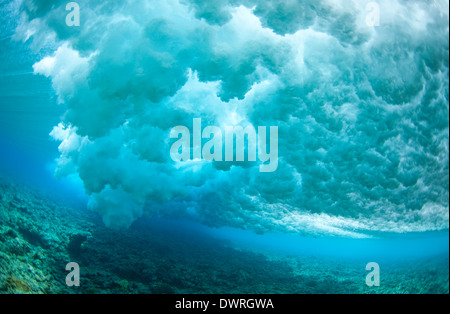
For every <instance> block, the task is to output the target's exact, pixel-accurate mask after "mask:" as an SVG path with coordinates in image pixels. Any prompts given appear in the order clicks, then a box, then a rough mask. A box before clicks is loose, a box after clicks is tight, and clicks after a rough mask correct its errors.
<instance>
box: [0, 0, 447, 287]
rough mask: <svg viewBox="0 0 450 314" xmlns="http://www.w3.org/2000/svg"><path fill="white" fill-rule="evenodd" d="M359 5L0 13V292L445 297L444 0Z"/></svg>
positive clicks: (170, 4)
mask: <svg viewBox="0 0 450 314" xmlns="http://www.w3.org/2000/svg"><path fill="white" fill-rule="evenodd" d="M367 3H368V1H367V2H364V1H361V2H348V3H346V4H345V5H344V4H343V3H341V2H340V1H257V0H244V1H239V0H236V1H234V0H230V1H220V2H217V3H216V2H214V1H197V0H195V1H194V0H192V1H191V0H189V1H176V0H170V1H165V2H162V1H141V2H136V1H120V2H119V1H117V2H115V1H109V2H108V4H106V2H105V3H103V4H102V2H101V1H99V2H96V3H95V4H93V3H87V2H84V1H80V2H79V6H80V26H79V27H78V26H74V27H70V26H69V25H67V24H66V20H65V19H66V15H67V14H68V13H69V11H67V10H65V5H66V2H65V1H34V0H24V1H1V2H0V22H1V24H0V25H1V28H0V57H1V59H0V179H1V180H0V183H1V184H0V187H1V197H2V204H1V215H0V221H1V225H0V226H1V229H0V239H1V248H2V250H1V251H0V252H1V253H2V254H1V255H0V292H3V293H24V292H25V293H80V292H82V293H227V292H231V293H448V254H449V253H448V250H449V233H448V232H449V231H448V221H449V209H448V208H449V184H448V179H449V172H448V156H449V153H448V148H449V131H448V130H449V129H448V126H449V120H448V113H449V112H448V110H449V87H448V83H449V72H448V68H449V63H448V60H449V59H448V58H449V54H448V51H449V40H448V2H445V1H425V0H424V1H400V0H399V1H394V2H392V1H378V2H374V3H375V4H376V5H377V7H378V8H379V11H380V12H379V13H380V14H379V25H378V24H377V25H373V23H372V24H371V23H369V22H368V19H369V20H370V21H372V22H376V21H377V16H376V13H377V12H376V11H377V10H375V11H374V10H373V7H371V8H372V9H370V8H369V7H366V5H367ZM372 5H373V3H372ZM373 14H375V15H373ZM373 18H375V19H374V20H373ZM195 118H201V119H202V124H203V127H206V126H217V127H218V128H219V129H222V130H224V128H225V126H230V125H231V126H242V127H246V126H248V125H250V126H253V127H255V128H256V129H258V127H259V126H266V127H269V126H277V127H278V141H277V147H278V160H277V169H276V171H274V172H269V173H264V172H261V171H260V167H259V166H260V160H259V159H256V160H257V161H249V160H248V159H246V161H245V162H238V161H231V162H230V161H226V162H225V161H219V160H215V161H213V162H208V161H205V160H191V161H187V162H186V161H185V162H180V163H177V162H175V161H174V160H172V158H171V155H170V149H171V145H172V144H173V142H174V140H173V139H171V137H170V132H171V130H172V128H174V127H176V126H185V127H187V128H188V129H189V130H191V132H192V129H193V127H194V126H193V119H195ZM194 137H195V135H193V138H192V140H191V141H190V144H189V147H190V148H192V149H191V150H192V151H195V147H194V143H193V142H194V141H195V139H194ZM206 142H207V139H206V138H204V139H203V140H202V141H201V144H202V145H205V143H206ZM244 143H245V144H248V140H246V141H245V142H244ZM222 145H223V147H221V148H222V150H223V151H224V152H225V149H226V147H225V145H224V143H223V144H222ZM269 147H270V146H269V145H267V149H269ZM216 149H218V147H215V149H214V150H216ZM258 151H259V148H258ZM193 154H195V153H193ZM190 157H191V156H190ZM192 157H195V155H192ZM233 157H236V154H234V156H233ZM77 236H79V239H83V241H82V243H81V244H80V247H79V248H78V249H76V250H74V249H73V247H74V244H73V243H74V241H75V240H74V239H75V238H77ZM111 239H114V240H111ZM75 242H76V241H75ZM113 242H114V243H113ZM75 247H77V246H76V245H75ZM71 261H76V262H78V263H80V265H81V268H82V269H83V270H85V274H86V276H85V278H84V280H85V281H84V284H83V281H82V284H81V287H78V288H79V289H73V288H70V287H67V286H66V285H65V282H64V278H65V273H64V271H63V269H64V266H65V264H67V263H68V262H71ZM370 262H376V263H378V264H379V265H380V269H381V286H380V287H368V286H367V285H366V282H365V278H366V275H367V274H368V273H369V271H367V270H366V265H367V264H368V263H370ZM256 265H257V266H256ZM27 268H29V269H32V271H31V272H25V271H24V269H27ZM82 280H83V278H82Z"/></svg>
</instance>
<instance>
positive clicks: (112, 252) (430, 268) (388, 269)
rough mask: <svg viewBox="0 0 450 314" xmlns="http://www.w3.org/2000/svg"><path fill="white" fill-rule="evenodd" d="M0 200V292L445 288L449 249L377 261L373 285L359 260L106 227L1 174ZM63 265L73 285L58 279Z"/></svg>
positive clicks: (142, 224)
mask: <svg viewBox="0 0 450 314" xmlns="http://www.w3.org/2000/svg"><path fill="white" fill-rule="evenodd" d="M0 199H1V203H0V222H1V224H0V293H33V294H38V293H68V294H78V293H83V294H104V293H119V294H124V293H125V294H129V293H144V294H150V293H156V294H170V293H449V281H448V279H449V268H448V265H449V260H448V255H447V256H435V257H428V258H422V259H417V260H405V261H386V263H385V264H384V265H385V267H384V268H383V277H382V278H383V279H382V280H383V281H382V282H383V284H382V285H381V286H380V287H376V288H374V287H367V286H366V284H365V275H366V272H365V265H366V263H365V262H366V261H362V260H341V259H337V258H326V257H323V258H322V257H321V258H318V257H311V256H298V255H290V256H286V255H283V254H275V253H273V252H269V251H256V250H253V251H250V250H243V249H237V248H235V247H234V246H233V245H232V244H231V243H230V242H227V241H224V240H218V239H215V238H213V237H205V236H203V235H202V234H196V233H195V232H189V231H183V230H169V229H167V228H164V227H163V226H159V225H158V224H156V223H154V224H151V223H150V222H149V221H147V220H140V221H138V222H136V223H135V224H133V226H132V227H131V228H130V229H128V230H122V231H118V230H111V229H108V228H106V227H105V226H104V224H103V223H102V220H101V217H100V216H99V215H98V214H96V213H93V212H91V211H88V210H86V209H82V208H77V209H76V210H75V209H73V208H68V207H66V206H64V205H61V204H59V203H58V202H57V201H54V200H51V198H49V197H48V196H47V195H41V194H38V193H37V192H34V191H32V190H31V189H29V188H26V187H24V186H23V185H18V184H14V183H11V182H10V181H6V180H4V179H2V178H1V177H0ZM24 208H26V209H27V210H23V209H24ZM69 262H77V263H78V264H79V265H80V268H81V279H80V287H68V286H67V285H66V284H65V278H66V276H67V274H68V272H66V271H65V266H66V264H67V263H69Z"/></svg>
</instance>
